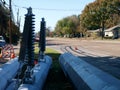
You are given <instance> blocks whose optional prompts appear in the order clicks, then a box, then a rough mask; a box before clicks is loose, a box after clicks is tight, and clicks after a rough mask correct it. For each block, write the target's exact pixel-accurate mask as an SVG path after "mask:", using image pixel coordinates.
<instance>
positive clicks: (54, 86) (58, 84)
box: [35, 48, 74, 90]
mask: <svg viewBox="0 0 120 90" xmlns="http://www.w3.org/2000/svg"><path fill="white" fill-rule="evenodd" d="M37 52H38V49H37V48H36V49H35V53H37ZM45 54H46V55H49V56H50V57H52V60H53V63H52V67H51V69H50V71H49V74H48V77H47V80H46V82H45V85H44V87H43V90H74V89H73V86H72V84H71V83H70V82H69V80H68V78H66V77H65V75H64V73H63V71H62V69H61V67H60V65H59V61H58V58H59V56H60V53H59V52H57V51H56V50H54V49H51V48H47V49H46V52H45ZM36 55H37V54H36ZM37 57H38V55H37V56H36V58H37Z"/></svg>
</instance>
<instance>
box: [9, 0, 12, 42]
mask: <svg viewBox="0 0 120 90" xmlns="http://www.w3.org/2000/svg"><path fill="white" fill-rule="evenodd" d="M9 10H10V17H9V43H10V44H11V43H12V39H11V26H12V25H11V12H12V8H11V0H9Z"/></svg>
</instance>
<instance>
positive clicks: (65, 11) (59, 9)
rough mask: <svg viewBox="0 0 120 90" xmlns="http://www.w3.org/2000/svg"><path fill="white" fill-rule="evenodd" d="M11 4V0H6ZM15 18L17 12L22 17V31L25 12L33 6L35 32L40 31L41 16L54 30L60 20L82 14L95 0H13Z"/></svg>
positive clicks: (47, 25)
mask: <svg viewBox="0 0 120 90" xmlns="http://www.w3.org/2000/svg"><path fill="white" fill-rule="evenodd" d="M5 1H6V2H7V3H8V4H9V0H5ZM11 1H12V9H13V14H14V18H15V19H16V20H17V12H18V9H19V16H20V17H21V27H20V29H21V32H22V31H23V26H24V19H25V14H27V9H26V8H29V7H32V12H33V14H35V32H38V31H40V21H41V18H43V17H44V18H45V21H46V27H50V29H51V30H54V27H55V26H56V23H57V22H58V20H61V19H63V18H65V17H67V16H71V15H79V14H81V12H82V10H83V9H84V7H85V6H86V5H87V4H89V3H91V2H94V1H95V0H11Z"/></svg>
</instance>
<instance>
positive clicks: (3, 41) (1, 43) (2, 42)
mask: <svg viewBox="0 0 120 90" xmlns="http://www.w3.org/2000/svg"><path fill="white" fill-rule="evenodd" d="M5 44H6V42H5V39H4V38H3V36H0V47H3V46H4V45H5Z"/></svg>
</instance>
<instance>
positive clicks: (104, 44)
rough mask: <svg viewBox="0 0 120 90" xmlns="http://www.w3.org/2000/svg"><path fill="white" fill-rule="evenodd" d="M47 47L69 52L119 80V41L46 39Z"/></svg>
mask: <svg viewBox="0 0 120 90" xmlns="http://www.w3.org/2000/svg"><path fill="white" fill-rule="evenodd" d="M47 46H48V47H50V48H53V49H56V50H58V51H59V52H61V53H64V52H71V53H73V54H75V55H77V56H78V57H80V58H82V59H83V60H85V61H86V62H88V63H90V64H92V65H94V66H96V67H97V68H100V69H101V70H103V71H105V72H108V73H109V74H111V75H113V76H114V77H116V78H118V79H120V47H119V46H120V42H119V41H105V40H80V39H65V38H64V39H60V38H47Z"/></svg>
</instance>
